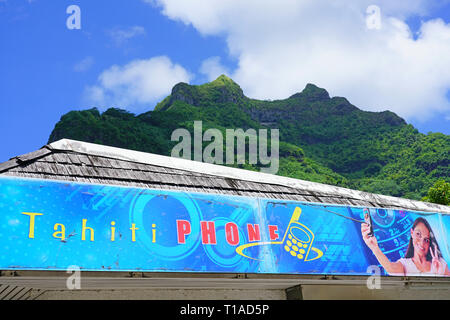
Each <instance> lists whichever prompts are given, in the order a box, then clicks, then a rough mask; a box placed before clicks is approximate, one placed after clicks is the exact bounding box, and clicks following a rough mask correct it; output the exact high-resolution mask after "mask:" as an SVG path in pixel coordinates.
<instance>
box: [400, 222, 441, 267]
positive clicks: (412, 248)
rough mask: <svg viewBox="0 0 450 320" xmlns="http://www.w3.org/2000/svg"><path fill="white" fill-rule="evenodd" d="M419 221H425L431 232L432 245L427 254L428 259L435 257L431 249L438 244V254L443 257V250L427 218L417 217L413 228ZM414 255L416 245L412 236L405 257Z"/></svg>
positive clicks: (412, 228) (413, 227)
mask: <svg viewBox="0 0 450 320" xmlns="http://www.w3.org/2000/svg"><path fill="white" fill-rule="evenodd" d="M419 223H423V224H424V225H425V227H426V228H427V229H428V231H429V232H430V247H429V248H428V252H427V256H426V259H427V261H431V260H433V257H432V256H431V252H430V250H433V246H436V248H437V252H438V256H439V257H442V255H441V250H440V249H439V245H438V243H437V241H436V238H435V237H434V233H433V230H431V226H430V224H429V223H428V221H427V220H425V219H424V218H417V219H416V221H414V223H413V225H412V227H411V230H414V229H415V228H416V226H417V225H418V224H419ZM412 257H414V245H413V239H412V237H411V238H410V239H409V244H408V249H407V250H406V254H405V258H412Z"/></svg>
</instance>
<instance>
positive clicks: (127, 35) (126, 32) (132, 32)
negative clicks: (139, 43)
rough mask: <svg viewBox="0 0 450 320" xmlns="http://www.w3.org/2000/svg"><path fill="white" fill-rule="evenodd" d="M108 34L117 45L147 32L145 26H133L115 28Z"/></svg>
mask: <svg viewBox="0 0 450 320" xmlns="http://www.w3.org/2000/svg"><path fill="white" fill-rule="evenodd" d="M107 34H108V35H109V36H110V37H111V39H112V40H113V41H114V43H115V44H116V45H117V46H120V45H122V44H124V43H126V42H127V41H128V40H130V39H132V38H135V37H138V36H143V35H145V34H146V32H145V29H144V27H141V26H132V27H128V28H114V29H111V30H108V31H107Z"/></svg>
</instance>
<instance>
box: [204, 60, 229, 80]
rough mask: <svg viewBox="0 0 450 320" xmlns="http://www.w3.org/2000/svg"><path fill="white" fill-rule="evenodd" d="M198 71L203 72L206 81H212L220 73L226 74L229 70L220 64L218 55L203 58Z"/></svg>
mask: <svg viewBox="0 0 450 320" xmlns="http://www.w3.org/2000/svg"><path fill="white" fill-rule="evenodd" d="M200 73H201V74H204V75H205V76H206V77H207V78H208V81H212V80H215V79H217V77H218V76H220V75H222V74H225V75H228V74H229V71H228V69H227V68H226V67H225V66H223V65H222V64H221V62H220V57H210V58H208V59H205V60H203V62H202V65H201V66H200Z"/></svg>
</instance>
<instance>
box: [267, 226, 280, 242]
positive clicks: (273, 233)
mask: <svg viewBox="0 0 450 320" xmlns="http://www.w3.org/2000/svg"><path fill="white" fill-rule="evenodd" d="M278 236H279V235H278V226H269V237H270V240H277V239H278Z"/></svg>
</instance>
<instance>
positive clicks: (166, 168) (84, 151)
mask: <svg viewBox="0 0 450 320" xmlns="http://www.w3.org/2000/svg"><path fill="white" fill-rule="evenodd" d="M0 175H8V176H17V177H26V178H37V179H52V180H64V181H74V182H84V183H95V184H110V185H122V186H133V187H139V188H156V189H167V190H184V191H192V192H206V193H221V194H231V195H240V196H249V197H265V198H272V199H285V200H296V201H309V202H319V203H328V204H339V205H352V206H369V207H381V208H402V209H407V210H417V211H426V212H441V213H447V214H450V207H449V206H443V205H437V204H431V203H425V202H421V201H414V200H409V199H403V198H395V197H389V196H384V195H377V194H371V193H367V192H362V191H357V190H351V189H345V188H340V187H335V186H330V185H325V184H320V183H315V182H309V181H303V180H298V179H293V178H287V177H281V176H276V175H271V174H266V173H260V172H254V171H248V170H242V169H236V168H230V167H225V166H219V165H214V164H209V163H202V162H196V161H190V160H185V159H179V158H172V157H167V156H161V155H156V154H150V153H143V152H138V151H133V150H126V149H119V148H114V147H108V146H102V145H97V144H92V143H86V142H81V141H74V140H67V139H63V140H59V141H57V142H54V143H52V144H49V145H46V146H44V147H42V148H41V149H39V150H37V151H34V152H31V153H28V154H25V155H22V156H17V157H15V158H12V159H11V160H9V161H7V162H4V163H0Z"/></svg>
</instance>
